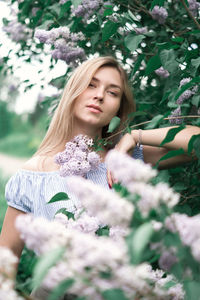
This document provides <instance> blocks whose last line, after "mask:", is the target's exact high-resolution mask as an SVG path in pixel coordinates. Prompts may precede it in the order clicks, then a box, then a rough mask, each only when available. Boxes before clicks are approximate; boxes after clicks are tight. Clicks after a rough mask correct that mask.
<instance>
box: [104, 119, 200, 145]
mask: <svg viewBox="0 0 200 300" xmlns="http://www.w3.org/2000/svg"><path fill="white" fill-rule="evenodd" d="M185 118H188V119H189V118H200V116H197V115H190V116H176V117H167V118H164V119H163V120H173V119H185ZM151 121H152V120H150V121H145V122H142V123H138V124H135V125H132V126H130V128H135V127H138V126H141V125H145V124H148V123H151ZM123 131H124V129H123V130H120V131H118V132H116V133H114V134H112V135H111V136H109V137H107V138H106V139H105V140H106V141H107V140H110V139H111V138H112V137H114V136H116V135H118V134H120V133H122V132H123Z"/></svg>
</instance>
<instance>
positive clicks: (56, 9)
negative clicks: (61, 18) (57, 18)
mask: <svg viewBox="0 0 200 300" xmlns="http://www.w3.org/2000/svg"><path fill="white" fill-rule="evenodd" d="M48 10H49V11H51V12H52V13H56V14H57V15H59V13H60V3H55V4H53V5H51V6H49V7H48Z"/></svg>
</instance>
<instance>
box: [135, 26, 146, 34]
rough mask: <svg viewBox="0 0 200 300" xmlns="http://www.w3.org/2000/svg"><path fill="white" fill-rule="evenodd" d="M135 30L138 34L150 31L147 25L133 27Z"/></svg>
mask: <svg viewBox="0 0 200 300" xmlns="http://www.w3.org/2000/svg"><path fill="white" fill-rule="evenodd" d="M133 29H134V31H135V32H136V33H137V34H145V33H147V32H148V29H147V26H145V27H137V28H133Z"/></svg>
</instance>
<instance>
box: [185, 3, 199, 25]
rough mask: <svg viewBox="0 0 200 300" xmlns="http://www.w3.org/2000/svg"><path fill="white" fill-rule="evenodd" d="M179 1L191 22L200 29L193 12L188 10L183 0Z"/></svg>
mask: <svg viewBox="0 0 200 300" xmlns="http://www.w3.org/2000/svg"><path fill="white" fill-rule="evenodd" d="M180 1H181V3H182V4H183V6H184V8H185V10H186V11H187V14H188V15H189V16H190V18H191V19H192V20H193V22H194V23H195V25H196V26H197V28H198V29H200V24H199V23H198V22H197V20H196V19H195V18H194V16H193V14H192V13H191V11H190V10H189V8H188V7H187V5H186V4H185V1H184V0H180Z"/></svg>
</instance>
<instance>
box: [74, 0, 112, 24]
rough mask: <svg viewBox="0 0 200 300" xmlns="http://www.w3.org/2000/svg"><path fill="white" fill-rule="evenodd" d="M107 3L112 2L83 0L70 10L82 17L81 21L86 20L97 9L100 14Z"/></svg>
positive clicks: (110, 3)
mask: <svg viewBox="0 0 200 300" xmlns="http://www.w3.org/2000/svg"><path fill="white" fill-rule="evenodd" d="M107 5H112V2H110V1H107V2H104V1H103V0H93V1H90V0H83V1H82V2H81V4H80V5H79V6H78V7H77V8H76V9H73V10H72V12H73V13H74V15H75V16H77V17H82V21H83V22H87V21H88V19H89V18H91V17H93V16H94V13H95V12H97V11H98V13H99V14H101V15H102V14H103V13H104V11H105V9H106V6H107Z"/></svg>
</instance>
